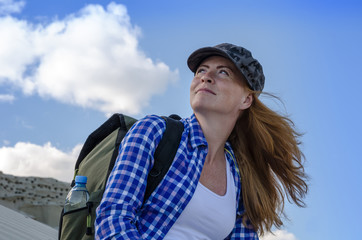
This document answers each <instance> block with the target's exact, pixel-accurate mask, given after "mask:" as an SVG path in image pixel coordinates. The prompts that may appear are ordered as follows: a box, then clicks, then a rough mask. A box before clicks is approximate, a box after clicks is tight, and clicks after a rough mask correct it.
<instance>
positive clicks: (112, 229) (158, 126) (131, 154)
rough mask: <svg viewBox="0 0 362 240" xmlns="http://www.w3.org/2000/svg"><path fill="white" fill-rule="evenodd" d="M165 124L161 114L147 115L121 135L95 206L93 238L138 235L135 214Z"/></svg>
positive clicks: (136, 237) (133, 236)
mask: <svg viewBox="0 0 362 240" xmlns="http://www.w3.org/2000/svg"><path fill="white" fill-rule="evenodd" d="M165 127H166V125H165V122H164V120H163V119H162V118H160V117H158V116H148V117H146V118H144V119H142V120H140V121H138V122H137V123H135V124H134V125H133V127H132V128H131V129H130V130H129V132H128V133H127V135H126V136H125V138H124V139H123V141H122V143H121V146H120V149H119V155H118V158H117V160H116V163H115V166H114V168H113V170H112V172H111V174H110V176H109V178H108V182H107V185H106V189H105V192H104V194H103V198H102V201H101V203H100V205H99V207H98V208H97V217H96V221H95V230H96V233H95V235H96V239H112V238H114V239H141V236H142V232H139V230H138V228H137V225H138V219H137V214H138V211H139V209H140V208H141V206H142V202H143V197H144V192H145V189H146V181H147V176H148V173H149V171H150V170H151V168H152V166H153V161H154V158H153V155H154V151H155V149H156V147H157V145H158V143H159V142H160V140H161V138H162V135H163V132H164V130H165Z"/></svg>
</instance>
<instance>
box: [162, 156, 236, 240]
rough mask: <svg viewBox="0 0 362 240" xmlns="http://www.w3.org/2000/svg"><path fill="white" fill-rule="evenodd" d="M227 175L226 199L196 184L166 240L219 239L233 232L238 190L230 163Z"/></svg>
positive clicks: (227, 167)
mask: <svg viewBox="0 0 362 240" xmlns="http://www.w3.org/2000/svg"><path fill="white" fill-rule="evenodd" d="M225 157H226V156H225ZM226 176H227V178H226V179H227V188H226V194H225V195H224V196H220V195H217V194H216V193H214V192H212V191H211V190H209V189H208V188H206V187H205V186H203V185H202V184H201V183H200V182H199V183H198V184H197V187H196V190H195V193H194V195H193V197H192V198H191V200H190V202H189V203H188V205H187V206H186V208H185V209H184V211H183V212H182V213H181V215H180V217H179V218H178V219H177V220H176V222H175V224H174V225H173V226H172V227H171V229H170V231H169V232H168V233H167V234H166V236H165V238H164V239H166V240H185V239H187V240H214V239H215V240H218V239H225V238H226V237H227V236H228V235H229V234H230V233H231V231H232V230H233V228H234V225H235V219H236V189H235V184H234V180H233V176H232V173H231V171H230V166H229V163H228V161H226Z"/></svg>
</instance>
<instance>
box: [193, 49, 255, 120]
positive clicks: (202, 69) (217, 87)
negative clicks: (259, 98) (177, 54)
mask: <svg viewBox="0 0 362 240" xmlns="http://www.w3.org/2000/svg"><path fill="white" fill-rule="evenodd" d="M252 100H253V98H252V94H251V93H250V92H249V91H248V90H247V87H246V84H245V81H244V78H243V76H242V75H241V73H240V71H239V70H238V69H237V68H236V67H235V65H234V64H233V63H232V62H231V61H230V60H229V59H227V58H224V57H220V56H212V57H209V58H207V59H205V60H204V61H203V62H202V63H201V64H200V66H199V67H198V69H197V71H196V73H195V76H194V79H193V80H192V83H191V87H190V103H191V107H192V109H193V110H194V112H205V111H206V112H210V111H211V112H213V113H219V114H224V115H225V114H231V115H232V116H235V117H238V116H239V115H240V112H241V111H242V110H244V109H246V108H248V107H250V105H251V102H252ZM206 112H205V113H206Z"/></svg>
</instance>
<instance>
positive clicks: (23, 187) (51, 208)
mask: <svg viewBox="0 0 362 240" xmlns="http://www.w3.org/2000/svg"><path fill="white" fill-rule="evenodd" d="M69 189H70V184H69V183H65V182H60V181H58V180H55V179H53V178H40V177H17V176H13V175H8V174H4V173H3V172H1V171H0V204H1V205H3V206H5V207H7V208H10V209H14V210H16V211H18V212H21V213H23V214H25V215H27V216H29V217H31V218H33V219H34V220H37V221H40V222H43V223H45V224H47V225H49V226H51V227H54V228H57V227H58V224H59V217H60V212H61V210H62V207H63V204H64V201H65V197H66V195H67V193H68V191H69Z"/></svg>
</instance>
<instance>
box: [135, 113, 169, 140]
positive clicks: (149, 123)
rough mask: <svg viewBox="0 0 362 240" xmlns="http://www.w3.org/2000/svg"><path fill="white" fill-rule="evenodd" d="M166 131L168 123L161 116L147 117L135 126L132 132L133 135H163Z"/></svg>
mask: <svg viewBox="0 0 362 240" xmlns="http://www.w3.org/2000/svg"><path fill="white" fill-rule="evenodd" d="M165 129H166V122H165V120H164V119H163V118H162V117H161V116H158V115H147V116H145V117H143V118H140V119H139V120H138V121H137V122H136V123H135V124H133V126H132V128H131V129H130V132H131V133H133V134H135V133H136V134H137V133H139V134H146V135H150V134H151V135H159V134H161V135H162V134H163V132H164V130H165Z"/></svg>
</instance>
